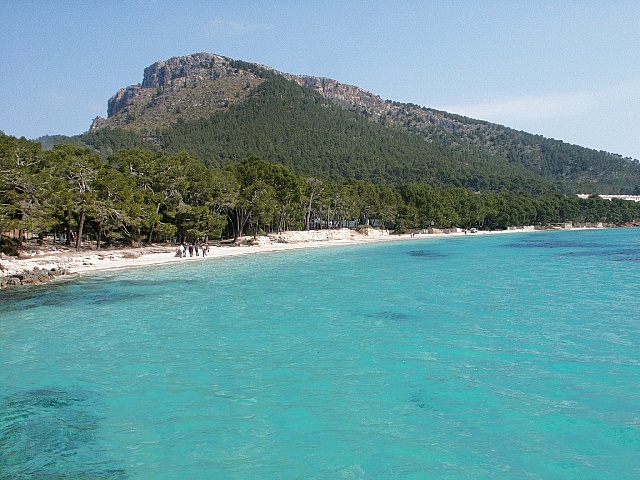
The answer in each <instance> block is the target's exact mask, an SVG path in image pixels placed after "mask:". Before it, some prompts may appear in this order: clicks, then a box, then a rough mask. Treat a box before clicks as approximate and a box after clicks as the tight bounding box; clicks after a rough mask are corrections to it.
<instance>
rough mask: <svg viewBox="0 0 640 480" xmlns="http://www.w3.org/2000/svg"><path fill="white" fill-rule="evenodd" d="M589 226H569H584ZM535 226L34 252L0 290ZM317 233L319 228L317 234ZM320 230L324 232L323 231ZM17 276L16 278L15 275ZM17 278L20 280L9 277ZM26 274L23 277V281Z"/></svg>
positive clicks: (12, 263)
mask: <svg viewBox="0 0 640 480" xmlns="http://www.w3.org/2000/svg"><path fill="white" fill-rule="evenodd" d="M586 229H591V228H573V229H571V230H586ZM539 231H569V230H534V229H533V228H522V229H514V230H496V231H478V232H475V233H465V232H464V231H462V232H451V233H415V234H410V233H407V234H389V233H388V232H387V231H385V230H382V231H380V230H373V229H370V230H369V231H368V234H363V233H359V232H357V231H355V230H350V229H346V228H345V229H340V230H312V231H310V232H304V231H303V232H285V233H283V234H272V235H269V236H263V237H262V236H261V237H256V238H255V239H254V237H244V238H243V241H244V244H243V245H210V246H209V252H208V254H207V256H205V257H202V256H193V257H189V256H187V257H183V258H180V257H177V256H176V250H177V248H178V247H177V245H166V244H163V245H158V244H152V245H149V246H146V247H137V248H135V247H134V248H123V249H114V250H90V249H87V250H81V251H78V252H76V251H59V250H58V251H52V252H46V253H45V252H42V251H39V252H36V253H34V254H32V255H31V256H30V257H27V258H17V259H16V258H15V257H2V258H0V268H1V271H0V279H2V282H3V283H2V289H5V287H8V286H9V287H10V286H14V285H15V286H17V285H32V284H41V283H45V282H48V281H50V280H54V279H55V278H58V277H67V278H68V277H69V276H80V275H83V274H87V273H94V272H102V271H112V270H120V269H129V268H141V267H146V266H152V265H156V266H157V265H168V264H171V263H183V262H194V261H196V262H197V261H200V262H202V261H212V260H215V259H218V258H227V257H233V256H238V255H252V254H258V253H271V252H281V251H289V250H299V249H303V248H305V249H306V248H322V247H332V246H345V245H361V244H366V243H379V242H390V241H402V240H410V241H420V240H426V239H437V238H453V237H477V236H481V235H503V234H515V233H532V232H539ZM318 232H320V233H318ZM322 232H325V233H322ZM19 277H20V278H19ZM12 278H13V279H16V278H18V279H19V282H17V281H16V280H11V279H12ZM25 279H26V280H25Z"/></svg>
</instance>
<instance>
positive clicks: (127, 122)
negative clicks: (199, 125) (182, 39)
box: [91, 53, 263, 130]
mask: <svg viewBox="0 0 640 480" xmlns="http://www.w3.org/2000/svg"><path fill="white" fill-rule="evenodd" d="M232 62H233V60H232V59H229V58H227V57H223V56H220V55H214V54H211V53H195V54H193V55H187V56H185V57H173V58H170V59H169V60H166V61H160V62H156V63H154V64H153V65H150V66H149V67H147V68H145V70H144V76H143V80H142V83H141V84H138V85H131V86H129V87H126V88H121V89H120V90H118V92H117V93H116V94H115V95H113V96H112V97H111V98H110V99H109V102H108V105H107V118H106V119H104V118H101V117H97V118H96V119H95V120H94V121H93V124H92V125H91V130H96V129H98V128H105V127H110V128H114V127H124V128H133V129H140V128H153V127H157V126H165V125H167V124H170V123H172V122H175V121H177V119H178V118H183V119H185V120H191V119H197V118H202V117H205V116H207V115H210V114H211V113H212V112H213V111H215V110H217V109H220V108H225V107H226V106H228V105H229V104H230V103H234V102H237V101H240V100H242V99H243V98H244V97H246V95H247V93H248V91H249V89H250V88H252V87H253V86H255V85H257V84H259V83H260V82H261V81H263V80H262V79H261V78H259V77H258V76H257V75H256V74H254V73H252V72H250V71H247V70H243V69H239V68H235V67H233V66H232Z"/></svg>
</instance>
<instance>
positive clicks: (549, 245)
mask: <svg viewBox="0 0 640 480" xmlns="http://www.w3.org/2000/svg"><path fill="white" fill-rule="evenodd" d="M505 247H509V248H546V249H554V248H605V247H607V245H605V244H602V243H597V242H585V241H580V240H567V239H551V238H523V239H522V240H520V241H518V242H512V243H507V244H505Z"/></svg>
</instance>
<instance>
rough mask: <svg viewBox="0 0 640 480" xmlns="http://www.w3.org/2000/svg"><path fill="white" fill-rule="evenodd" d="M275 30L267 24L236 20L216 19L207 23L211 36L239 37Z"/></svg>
mask: <svg viewBox="0 0 640 480" xmlns="http://www.w3.org/2000/svg"><path fill="white" fill-rule="evenodd" d="M270 30H273V26H272V25H269V24H266V23H245V22H237V21H234V20H225V19H221V18H214V19H213V20H210V21H209V22H207V24H206V26H205V32H206V33H207V34H209V35H212V36H213V35H221V34H226V35H238V34H242V33H249V32H267V31H270Z"/></svg>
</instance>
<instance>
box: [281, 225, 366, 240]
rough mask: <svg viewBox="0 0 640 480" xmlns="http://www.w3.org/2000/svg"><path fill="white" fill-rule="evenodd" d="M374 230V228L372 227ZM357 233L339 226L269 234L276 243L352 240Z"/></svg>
mask: <svg viewBox="0 0 640 480" xmlns="http://www.w3.org/2000/svg"><path fill="white" fill-rule="evenodd" d="M370 230H372V229H370ZM352 235H355V234H354V233H353V232H352V231H351V230H349V229H348V228H339V229H337V230H309V231H299V232H298V231H295V232H282V233H277V234H271V235H269V238H270V239H271V241H272V242H274V243H302V242H322V241H326V240H350V239H351V237H352Z"/></svg>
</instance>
